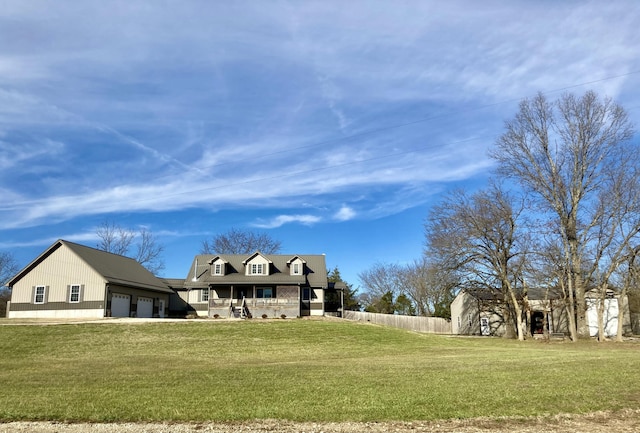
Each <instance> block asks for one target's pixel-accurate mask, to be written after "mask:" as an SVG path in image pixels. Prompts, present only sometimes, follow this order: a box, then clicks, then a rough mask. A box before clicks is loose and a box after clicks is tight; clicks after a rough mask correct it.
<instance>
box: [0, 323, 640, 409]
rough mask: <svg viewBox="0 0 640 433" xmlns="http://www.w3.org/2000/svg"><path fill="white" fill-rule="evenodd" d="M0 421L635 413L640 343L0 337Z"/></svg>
mask: <svg viewBox="0 0 640 433" xmlns="http://www.w3.org/2000/svg"><path fill="white" fill-rule="evenodd" d="M0 353H1V355H0V356H1V358H0V421H10V420H67V421H78V420H89V421H152V420H157V421H168V420H174V421H186V420H190V421H205V420H211V421H231V420H252V419H266V418H276V419H288V420H295V421H385V420H431V419H443V418H470V417H478V416H489V417H500V416H515V415H521V416H535V415H546V414H556V413H584V412H593V411H598V410H619V409H624V408H636V407H638V405H639V404H640V371H639V367H640V344H637V343H623V344H619V343H618V344H616V343H604V344H602V343H601V344H598V343H595V342H580V343H575V344H574V343H569V342H552V343H543V342H537V341H527V342H524V343H523V342H517V341H505V340H502V339H489V338H455V337H447V336H435V335H423V334H416V333H411V332H407V331H403V330H398V329H393V328H384V327H378V326H373V325H369V324H360V323H351V322H346V321H345V322H343V321H338V320H274V321H265V320H261V319H259V320H256V319H254V320H250V321H243V322H235V321H234V322H227V321H222V320H221V321H197V322H184V323H182V322H168V323H151V324H82V325H55V326H22V325H19V326H0Z"/></svg>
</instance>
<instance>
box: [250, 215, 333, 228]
mask: <svg viewBox="0 0 640 433" xmlns="http://www.w3.org/2000/svg"><path fill="white" fill-rule="evenodd" d="M320 221H321V218H320V217H318V216H315V215H278V216H276V217H274V218H271V219H269V220H259V221H256V222H254V223H253V224H252V225H253V226H254V227H258V228H262V229H274V228H277V227H282V226H283V225H285V224H292V223H298V224H303V225H312V224H315V223H318V222H320Z"/></svg>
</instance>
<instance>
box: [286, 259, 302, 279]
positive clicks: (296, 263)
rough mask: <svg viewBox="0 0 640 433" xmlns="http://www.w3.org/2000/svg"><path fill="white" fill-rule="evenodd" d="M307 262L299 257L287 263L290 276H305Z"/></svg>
mask: <svg viewBox="0 0 640 433" xmlns="http://www.w3.org/2000/svg"><path fill="white" fill-rule="evenodd" d="M305 263H306V262H305V261H304V259H302V258H301V257H299V256H294V257H293V258H291V259H290V260H289V261H287V266H289V274H290V275H303V274H304V264H305Z"/></svg>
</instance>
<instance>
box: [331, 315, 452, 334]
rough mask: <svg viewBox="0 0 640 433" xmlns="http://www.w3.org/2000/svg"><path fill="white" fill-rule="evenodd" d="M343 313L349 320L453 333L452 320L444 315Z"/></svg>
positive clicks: (430, 332) (423, 330)
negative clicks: (443, 316)
mask: <svg viewBox="0 0 640 433" xmlns="http://www.w3.org/2000/svg"><path fill="white" fill-rule="evenodd" d="M343 314H344V318H345V319H347V320H357V321H360V322H371V323H375V324H377V325H386V326H393V327H394V328H401V329H408V330H410V331H415V332H425V333H428V334H451V322H450V321H448V320H447V319H443V318H442V317H421V316H400V315H396V314H379V313H364V312H362V311H349V310H346V311H344V313H343Z"/></svg>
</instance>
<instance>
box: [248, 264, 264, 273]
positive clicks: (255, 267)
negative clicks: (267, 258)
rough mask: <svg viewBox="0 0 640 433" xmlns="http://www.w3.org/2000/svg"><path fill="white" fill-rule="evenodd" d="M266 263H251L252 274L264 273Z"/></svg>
mask: <svg viewBox="0 0 640 433" xmlns="http://www.w3.org/2000/svg"><path fill="white" fill-rule="evenodd" d="M263 269H264V264H262V263H252V264H251V271H250V273H251V275H264V270H263Z"/></svg>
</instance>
